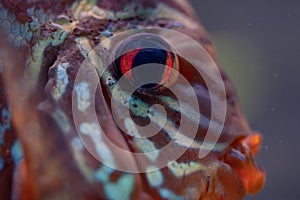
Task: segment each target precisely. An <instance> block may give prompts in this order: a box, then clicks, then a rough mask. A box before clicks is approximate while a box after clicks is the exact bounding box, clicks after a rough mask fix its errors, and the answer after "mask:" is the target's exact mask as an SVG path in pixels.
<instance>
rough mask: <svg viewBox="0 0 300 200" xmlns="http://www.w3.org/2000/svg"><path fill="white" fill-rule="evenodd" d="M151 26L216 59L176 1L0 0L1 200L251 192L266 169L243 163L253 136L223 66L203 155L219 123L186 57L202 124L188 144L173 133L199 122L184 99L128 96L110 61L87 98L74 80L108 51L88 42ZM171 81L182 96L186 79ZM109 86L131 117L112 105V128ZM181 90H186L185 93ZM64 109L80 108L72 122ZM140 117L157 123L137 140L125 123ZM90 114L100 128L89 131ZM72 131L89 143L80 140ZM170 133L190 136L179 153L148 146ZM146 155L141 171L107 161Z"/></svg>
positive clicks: (230, 198)
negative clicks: (220, 109)
mask: <svg viewBox="0 0 300 200" xmlns="http://www.w3.org/2000/svg"><path fill="white" fill-rule="evenodd" d="M149 26H151V27H156V28H168V29H173V30H176V31H179V32H181V33H184V34H186V35H188V36H190V37H191V38H193V39H195V40H197V41H198V42H199V43H200V44H201V45H202V46H203V47H204V48H205V50H206V51H207V52H208V53H209V55H210V56H211V57H212V58H213V59H216V56H215V53H214V50H213V47H212V44H211V41H210V39H209V37H208V35H207V33H206V32H205V30H204V29H203V27H202V26H201V25H200V24H199V23H198V22H197V20H196V17H195V15H194V12H193V11H192V9H191V7H190V6H189V4H188V2H186V1H176V0H174V1H173V0H165V1H156V0H153V1H150V0H143V1H134V0H128V1H124V2H119V1H116V0H113V1H109V0H101V1H100V0H98V1H97V0H82V1H67V0H66V1H60V3H59V1H58V2H56V3H55V2H54V3H49V2H48V1H43V0H41V1H22V3H20V2H19V1H17V0H16V1H6V0H1V1H0V27H1V31H0V36H1V37H0V61H1V62H0V64H1V66H2V67H1V68H4V71H2V70H1V78H0V80H1V84H0V94H1V98H0V103H1V104H0V109H1V112H0V113H1V114H2V115H1V121H0V183H1V185H5V188H3V189H0V199H10V198H13V199H54V198H55V199H116V200H119V199H201V200H206V199H224V200H239V199H243V197H244V196H245V195H246V194H248V193H251V194H253V193H256V192H258V191H260V190H261V188H262V187H263V184H264V172H263V171H262V170H261V169H260V168H259V167H257V165H256V164H255V162H254V159H253V156H254V155H255V154H256V152H257V149H258V148H259V145H260V143H261V136H260V135H259V134H257V133H254V132H252V131H251V129H250V128H249V126H248V124H247V122H246V120H245V118H244V117H243V115H242V113H241V111H240V107H239V103H238V100H237V97H236V94H235V90H234V88H233V86H232V84H231V82H230V81H229V79H228V78H227V76H226V74H225V72H224V71H223V70H222V69H221V68H220V72H221V74H222V76H223V77H224V80H223V81H224V84H225V87H226V93H227V97H226V98H227V102H228V103H227V116H226V119H225V125H224V128H223V131H222V135H221V137H220V139H219V141H218V143H217V144H216V145H215V147H214V148H213V149H212V152H211V153H210V154H209V155H208V156H207V157H205V158H204V159H200V158H199V156H198V153H199V148H200V145H201V140H202V139H203V137H204V136H205V134H206V131H207V128H208V124H209V123H210V122H212V123H215V124H214V126H215V127H218V126H219V124H218V122H217V121H214V120H212V119H210V116H209V110H210V109H209V108H210V103H211V102H210V100H208V99H210V98H209V97H208V95H209V92H211V91H209V92H207V87H206V85H205V84H203V80H202V78H201V77H200V76H197V75H194V74H193V71H191V70H190V69H189V65H188V64H187V63H186V61H184V58H179V60H180V73H182V74H184V75H186V77H188V79H189V81H190V82H192V83H193V84H192V87H193V89H194V90H195V91H196V96H197V99H198V101H201V102H200V104H199V105H200V108H201V107H202V108H203V110H205V112H203V113H200V114H201V119H202V118H203V120H202V121H201V123H199V124H198V125H197V126H198V131H197V135H196V138H197V140H195V141H193V138H190V133H188V132H180V133H179V134H177V135H176V134H175V133H177V130H178V120H179V119H180V118H186V119H188V123H190V124H195V123H197V121H196V117H195V116H196V115H197V113H194V114H193V112H196V111H194V110H193V108H191V107H189V105H188V104H185V105H184V107H185V110H184V112H180V108H179V107H178V106H179V105H178V104H177V101H176V99H174V98H173V97H172V96H171V95H170V96H168V95H169V94H168V93H165V94H164V93H163V91H162V93H163V94H160V95H157V94H151V93H150V94H147V95H148V97H150V98H145V97H143V96H142V95H144V94H134V96H133V97H131V96H130V94H128V93H127V92H126V91H123V90H122V88H118V86H117V85H116V82H117V78H116V74H115V72H114V70H111V68H108V70H106V71H104V74H103V76H102V77H101V87H98V88H97V92H96V94H95V95H96V96H95V97H96V98H95V99H96V101H95V102H93V101H92V100H93V96H92V93H91V91H90V88H89V83H88V82H81V83H77V82H76V81H75V79H76V75H77V72H78V70H79V69H80V66H81V64H82V62H83V61H84V60H88V61H89V62H90V63H92V64H93V65H95V66H96V70H98V74H101V72H102V67H103V64H104V63H105V62H104V61H105V59H107V57H109V56H110V54H109V53H108V54H105V52H104V53H103V52H100V54H99V53H98V54H97V52H96V53H93V52H92V53H91V51H92V50H93V49H94V48H96V47H97V45H99V44H100V43H102V42H103V41H105V40H107V39H110V38H112V37H115V36H116V37H117V36H118V34H119V33H122V32H123V31H127V30H129V29H134V31H135V30H136V34H138V33H139V30H142V29H143V28H147V27H149ZM134 31H133V32H134ZM119 40H121V38H120V39H119ZM110 45H111V46H112V47H114V44H113V43H112V44H110ZM190 53H191V54H192V53H195V52H192V50H191V52H190ZM199 59H200V58H199ZM215 62H216V61H215ZM218 65H219V64H218ZM200 79H201V80H200ZM174 85H175V87H176V89H177V90H178V91H179V92H180V91H181V93H182V94H185V92H186V90H185V88H184V85H180V83H176V82H175V83H174ZM114 89H116V90H115V91H117V92H116V97H117V101H118V102H120V103H122V104H124V105H125V106H127V107H126V108H127V109H129V110H130V112H131V116H132V118H133V120H129V119H128V118H127V117H126V116H125V115H124V116H123V113H124V112H123V110H122V109H121V108H119V115H120V117H121V118H122V119H123V120H122V123H123V126H124V127H125V129H126V130H121V128H120V129H119V128H118V126H117V124H116V122H115V121H114V119H113V116H112V112H111V110H110V108H109V102H110V100H111V96H112V92H113V91H114ZM73 93H74V95H75V97H76V98H75V99H76V104H75V107H72V95H73ZM213 94H214V93H213ZM188 95H189V94H185V96H186V97H187V98H188V97H189V96H188ZM124 102H125V103H124ZM154 102H159V103H160V104H161V105H163V106H164V107H166V108H167V109H166V110H167V112H168V113H169V114H170V117H169V118H167V119H166V124H161V121H163V113H162V112H161V111H159V110H155V109H154V110H152V111H151V109H150V107H151V105H152V104H153V103H154ZM91 106H94V107H95V109H96V116H97V120H98V121H97V122H95V121H93V120H92V119H91V118H90V117H89V115H88V114H89V108H90V107H91ZM72 109H73V110H74V109H77V110H78V111H79V112H80V113H82V115H83V116H86V118H83V119H82V121H80V123H79V126H78V127H76V124H75V122H74V114H73V112H72ZM200 110H201V109H200ZM178 113H180V114H178ZM191 113H192V115H190V114H191ZM149 116H151V119H152V121H153V122H155V123H156V125H157V126H158V127H160V128H161V130H160V131H159V133H158V134H157V135H155V136H153V137H150V138H146V139H140V138H138V137H141V136H142V135H143V134H144V133H143V132H139V128H137V126H136V125H135V124H134V123H133V122H135V121H136V122H147V120H149ZM189 116H192V117H191V118H189ZM179 121H180V120H179ZM98 122H100V124H101V125H103V130H101V129H99V128H98V126H97V123H98ZM102 131H103V132H104V135H106V136H107V137H108V138H109V139H110V140H111V141H112V142H113V143H115V144H117V146H119V147H121V148H122V149H124V150H127V151H132V152H135V153H136V152H140V153H147V152H151V153H150V154H146V155H147V156H146V159H147V160H135V159H134V157H133V156H130V155H129V156H128V157H120V155H118V152H115V151H114V150H112V149H110V146H109V145H108V144H107V143H106V142H105V141H106V140H104V138H103V137H102V136H103V135H102V136H101V133H102ZM125 131H127V132H129V133H130V135H128V134H127V133H126V132H125ZM77 132H80V134H82V135H83V137H84V138H86V139H87V140H86V141H88V144H83V141H82V140H81V139H82V138H79V136H78V134H77ZM132 136H135V137H137V138H133V137H132ZM174 138H176V140H177V141H176V142H175V143H174V144H173V146H172V148H173V150H172V151H174V152H176V151H179V150H180V149H181V148H183V147H184V146H185V145H186V144H187V143H189V142H190V141H192V143H191V146H190V148H187V149H186V151H185V152H184V153H183V155H182V156H180V157H179V158H178V159H176V160H171V159H170V158H165V157H164V156H165V155H164V154H162V153H161V152H159V151H158V150H159V148H160V146H163V145H165V144H168V143H169V142H171V141H172V139H174ZM85 145H88V146H91V147H93V148H94V152H95V154H96V156H97V157H100V158H101V159H103V160H105V161H109V163H111V164H112V165H113V166H106V165H105V164H103V163H101V162H99V161H98V160H97V159H96V157H94V156H93V153H91V152H90V151H89V150H88V149H86V148H85ZM159 159H167V161H168V165H167V166H166V167H164V168H162V169H158V168H157V167H156V163H157V162H158V160H159ZM168 159H170V160H168ZM144 161H146V163H150V164H151V165H149V166H148V167H147V171H146V172H145V173H130V172H124V171H120V170H117V169H116V168H114V166H117V165H119V164H121V165H125V166H129V167H131V168H132V169H135V170H138V169H141V168H143V166H144ZM7 183H8V184H7Z"/></svg>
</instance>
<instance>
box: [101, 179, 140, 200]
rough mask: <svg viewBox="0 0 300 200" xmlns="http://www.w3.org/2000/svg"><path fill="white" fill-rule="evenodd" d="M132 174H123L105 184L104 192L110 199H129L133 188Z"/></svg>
mask: <svg viewBox="0 0 300 200" xmlns="http://www.w3.org/2000/svg"><path fill="white" fill-rule="evenodd" d="M134 183H135V181H134V176H133V175H131V174H125V175H123V176H122V177H120V178H119V180H118V181H117V182H116V183H107V184H105V194H106V195H107V197H108V199H111V200H120V199H122V200H129V199H130V196H131V193H132V192H133V189H134Z"/></svg>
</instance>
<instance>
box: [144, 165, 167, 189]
mask: <svg viewBox="0 0 300 200" xmlns="http://www.w3.org/2000/svg"><path fill="white" fill-rule="evenodd" d="M147 171H150V172H147V173H146V177H147V180H148V183H149V184H150V185H151V186H152V187H158V186H160V185H161V184H162V183H163V181H164V178H163V175H162V173H161V171H160V170H159V169H157V168H156V167H153V166H151V167H148V168H147Z"/></svg>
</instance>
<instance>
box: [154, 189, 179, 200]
mask: <svg viewBox="0 0 300 200" xmlns="http://www.w3.org/2000/svg"><path fill="white" fill-rule="evenodd" d="M159 193H160V195H161V196H162V197H163V198H164V199H170V200H184V198H183V197H181V196H178V195H177V194H175V193H174V192H172V191H171V190H169V189H165V188H162V189H160V190H159Z"/></svg>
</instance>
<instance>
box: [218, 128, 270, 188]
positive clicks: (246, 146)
mask: <svg viewBox="0 0 300 200" xmlns="http://www.w3.org/2000/svg"><path fill="white" fill-rule="evenodd" d="M261 142H262V137H261V135H260V134H259V133H251V134H249V135H247V136H244V137H242V138H239V139H238V140H237V141H235V142H234V143H233V145H232V146H230V147H229V149H228V150H227V151H226V153H225V155H224V162H225V163H226V164H228V165H230V166H231V168H232V169H233V171H235V172H236V173H237V174H238V175H239V177H240V179H241V180H242V182H243V185H244V188H245V190H246V192H247V193H248V194H256V193H258V192H259V191H261V190H262V188H263V187H264V185H265V179H266V178H265V177H266V175H265V171H264V170H263V169H262V168H261V167H260V166H258V165H257V164H256V162H255V160H254V156H255V155H256V154H257V153H258V151H259V149H260V146H261Z"/></svg>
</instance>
